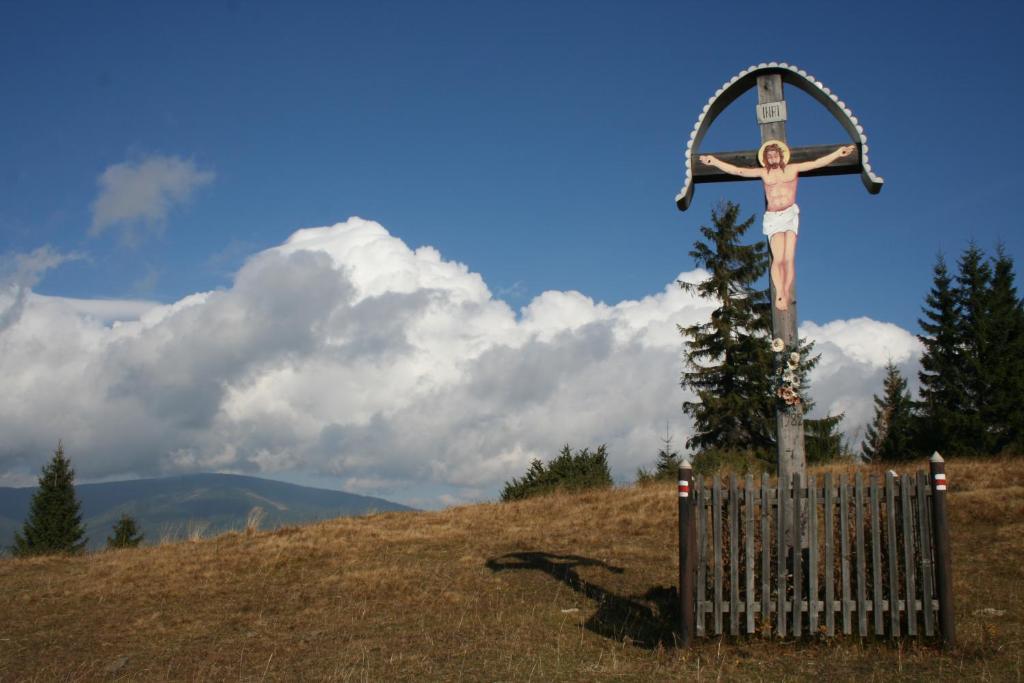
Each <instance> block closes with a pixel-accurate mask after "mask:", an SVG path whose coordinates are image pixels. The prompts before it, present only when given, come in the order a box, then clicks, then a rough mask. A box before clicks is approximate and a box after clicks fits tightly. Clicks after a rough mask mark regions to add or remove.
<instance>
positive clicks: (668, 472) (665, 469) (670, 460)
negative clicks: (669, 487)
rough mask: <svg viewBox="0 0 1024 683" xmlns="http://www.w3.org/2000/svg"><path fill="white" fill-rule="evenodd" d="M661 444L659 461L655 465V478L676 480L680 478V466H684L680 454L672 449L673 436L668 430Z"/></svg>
mask: <svg viewBox="0 0 1024 683" xmlns="http://www.w3.org/2000/svg"><path fill="white" fill-rule="evenodd" d="M661 443H662V447H661V449H660V450H659V451H658V461H657V462H656V463H655V465H654V478H655V479H675V478H676V477H677V476H679V465H680V464H682V459H681V458H680V457H679V453H678V452H677V451H676V450H675V449H674V448H672V435H671V434H669V433H668V431H667V430H666V432H665V436H664V437H663V438H662V439H661Z"/></svg>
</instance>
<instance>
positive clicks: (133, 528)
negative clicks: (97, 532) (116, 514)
mask: <svg viewBox="0 0 1024 683" xmlns="http://www.w3.org/2000/svg"><path fill="white" fill-rule="evenodd" d="M140 543H142V534H141V533H140V532H139V527H138V525H137V524H136V523H135V519H134V518H132V516H131V515H129V514H128V513H127V512H125V513H123V514H122V515H121V519H119V520H118V522H117V524H115V525H114V535H113V536H107V547H108V548H135V547H137V546H138V545H139V544H140Z"/></svg>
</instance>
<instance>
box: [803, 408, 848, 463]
mask: <svg viewBox="0 0 1024 683" xmlns="http://www.w3.org/2000/svg"><path fill="white" fill-rule="evenodd" d="M844 417H845V414H843V413H840V414H839V415H826V416H825V417H822V418H819V419H817V420H804V457H805V458H806V459H807V464H808V465H821V464H823V463H826V462H828V461H830V460H833V459H835V458H837V457H840V456H842V455H843V453H844V450H845V446H844V442H843V434H842V432H840V431H839V424H840V423H841V422H842V421H843V418H844Z"/></svg>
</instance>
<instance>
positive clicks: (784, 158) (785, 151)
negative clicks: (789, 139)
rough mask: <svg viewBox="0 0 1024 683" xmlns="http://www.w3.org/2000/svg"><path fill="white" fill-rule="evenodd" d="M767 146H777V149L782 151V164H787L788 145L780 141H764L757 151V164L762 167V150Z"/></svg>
mask: <svg viewBox="0 0 1024 683" xmlns="http://www.w3.org/2000/svg"><path fill="white" fill-rule="evenodd" d="M768 145H778V146H779V148H780V149H781V150H782V163H784V164H788V163H789V145H787V144H786V143H785V142H783V141H782V140H765V141H764V144H763V145H761V148H760V149H759V150H757V161H758V163H760V164H761V165H762V166H764V148H765V147H767V146H768Z"/></svg>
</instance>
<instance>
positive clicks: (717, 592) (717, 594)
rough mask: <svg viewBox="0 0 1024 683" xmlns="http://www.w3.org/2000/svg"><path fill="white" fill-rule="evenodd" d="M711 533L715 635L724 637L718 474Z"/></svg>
mask: <svg viewBox="0 0 1024 683" xmlns="http://www.w3.org/2000/svg"><path fill="white" fill-rule="evenodd" d="M711 525H712V530H711V533H712V534H713V536H714V541H715V549H714V553H715V566H714V571H715V573H714V582H715V586H714V589H713V591H714V592H713V594H712V595H713V597H712V599H713V600H714V606H713V609H714V617H715V635H716V636H720V635H722V482H721V480H720V479H719V478H718V475H717V474H716V475H715V476H714V477H713V478H712V479H711Z"/></svg>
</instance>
